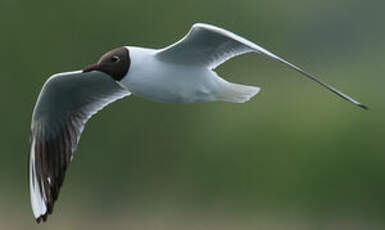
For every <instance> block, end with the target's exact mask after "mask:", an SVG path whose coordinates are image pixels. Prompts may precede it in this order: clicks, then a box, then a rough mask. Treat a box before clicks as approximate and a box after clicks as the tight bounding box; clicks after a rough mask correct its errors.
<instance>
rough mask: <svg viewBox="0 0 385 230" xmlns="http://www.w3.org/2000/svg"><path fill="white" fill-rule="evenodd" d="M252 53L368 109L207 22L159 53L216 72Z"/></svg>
mask: <svg viewBox="0 0 385 230" xmlns="http://www.w3.org/2000/svg"><path fill="white" fill-rule="evenodd" d="M250 52H255V53H259V54H263V55H265V56H267V57H269V58H273V59H275V60H277V61H279V62H281V63H283V64H284V65H286V66H288V67H290V68H292V69H294V70H296V71H298V72H299V73H301V74H303V75H304V76H306V77H308V78H310V79H311V80H313V81H315V82H317V83H318V84H320V85H322V86H323V87H325V88H327V89H329V90H330V91H332V92H333V93H335V94H337V95H338V96H340V97H342V98H343V99H345V100H347V101H350V102H351V103H353V104H355V105H357V106H360V107H361V108H364V109H367V107H366V106H365V105H363V104H361V103H360V102H358V101H356V100H354V99H353V98H351V97H349V96H348V95H346V94H344V93H342V92H340V91H339V90H337V89H336V88H334V87H333V86H331V85H329V84H327V83H325V82H323V81H321V80H320V79H319V78H317V77H315V76H314V75H312V74H309V73H307V72H305V71H304V70H303V69H301V68H299V67H297V66H295V65H293V64H291V63H289V62H288V61H286V60H285V59H283V58H281V57H278V56H277V55H275V54H273V53H271V52H270V51H268V50H266V49H264V48H262V47H261V46H259V45H257V44H255V43H253V42H251V41H249V40H247V39H245V38H243V37H241V36H238V35H236V34H234V33H232V32H230V31H227V30H224V29H222V28H219V27H216V26H213V25H208V24H203V23H197V24H194V25H193V26H192V27H191V29H190V31H189V32H188V33H187V35H186V36H184V37H183V38H182V39H181V40H179V41H178V42H176V43H174V44H172V45H170V46H168V47H166V48H164V49H161V50H159V51H158V52H157V53H156V57H158V58H159V59H161V60H162V61H166V62H167V61H169V62H173V63H179V64H188V65H203V66H207V67H208V68H210V69H214V68H215V67H217V66H218V65H220V64H222V63H223V62H225V61H227V60H229V59H230V58H232V57H235V56H238V55H241V54H245V53H250Z"/></svg>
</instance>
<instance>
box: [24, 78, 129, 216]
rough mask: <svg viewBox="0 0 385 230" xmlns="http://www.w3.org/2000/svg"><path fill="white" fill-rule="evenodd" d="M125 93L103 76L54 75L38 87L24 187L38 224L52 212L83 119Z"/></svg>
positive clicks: (117, 84)
mask: <svg viewBox="0 0 385 230" xmlns="http://www.w3.org/2000/svg"><path fill="white" fill-rule="evenodd" d="M128 95H130V92H129V91H128V90H126V89H125V88H123V87H122V86H121V85H120V84H119V83H117V82H115V81H114V80H113V79H112V78H111V77H110V76H108V75H107V74H105V73H103V72H99V71H92V72H87V73H82V72H81V71H75V72H68V73H61V74H56V75H53V76H52V77H50V78H49V79H48V80H47V81H46V83H45V84H44V86H43V88H42V90H41V92H40V95H39V98H38V100H37V103H36V105H35V109H34V112H33V116H32V124H31V131H32V136H31V151H30V163H29V183H30V195H31V205H32V210H33V214H34V216H35V218H36V220H37V221H38V222H40V221H41V220H43V221H45V220H46V218H47V215H48V214H50V213H52V210H53V205H54V202H55V201H56V199H57V197H58V194H59V190H60V187H61V185H62V183H63V180H64V175H65V171H66V169H67V167H68V165H69V163H70V161H71V159H72V157H73V154H74V151H75V149H76V146H77V144H78V142H79V138H80V135H81V133H82V131H83V128H84V125H85V123H86V122H87V120H88V119H89V118H90V117H91V116H92V115H94V114H95V113H96V112H98V111H99V110H101V109H102V108H103V107H105V106H106V105H108V104H110V103H112V102H114V101H115V100H117V99H120V98H123V97H125V96H128Z"/></svg>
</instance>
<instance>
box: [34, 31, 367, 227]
mask: <svg viewBox="0 0 385 230" xmlns="http://www.w3.org/2000/svg"><path fill="white" fill-rule="evenodd" d="M251 52H253V53H258V54H262V55H264V56H267V57H269V58H272V59H274V60H276V61H278V62H280V63H282V64H284V65H286V66H288V67H290V68H291V69H294V70H295V71H297V72H299V73H300V74H302V75H304V76H305V77H307V78H310V79H311V80H313V81H315V82H317V83H318V84H320V85H321V86H323V87H325V88H327V89H328V90H330V91H331V92H333V93H335V94H336V95H338V96H339V97H341V98H343V99H345V100H347V101H349V102H351V103H353V104H355V105H357V106H359V107H361V108H363V109H367V107H366V106H365V105H363V104H361V103H360V102H358V101H356V100H355V99H353V98H351V97H349V96H348V95H346V94H344V93H342V92H340V91H338V90H337V89H336V88H334V87H332V86H330V85H328V84H327V83H325V82H323V81H321V80H320V79H318V78H317V77H315V76H314V75H311V74H309V73H307V72H305V71H304V70H303V69H301V68H299V67H297V66H296V65H293V64H291V63H289V62H288V61H286V60H285V59H283V58H280V57H278V56H277V55H275V54H273V53H271V52H270V51H268V50H266V49H264V48H262V47H261V46H258V45H257V44H255V43H253V42H251V41H249V40H246V39H245V38H243V37H240V36H238V35H236V34H234V33H232V32H230V31H227V30H225V29H222V28H219V27H216V26H213V25H209V24H203V23H197V24H194V25H193V26H192V27H191V29H190V31H189V32H188V33H187V35H185V36H184V37H183V38H182V39H180V40H179V41H177V42H176V43H174V44H172V45H170V46H168V47H166V48H162V49H151V48H142V47H135V46H124V47H120V48H117V49H113V50H111V51H109V52H107V53H106V54H104V55H103V56H102V57H101V58H100V59H99V61H98V62H97V63H96V64H93V65H90V66H87V67H86V68H84V69H83V70H78V71H72V72H64V73H59V74H54V75H52V76H51V77H50V78H49V79H48V80H47V81H46V82H45V84H44V86H43V87H42V89H41V91H40V94H39V97H38V99H37V102H36V105H35V107H34V110H33V115H32V122H31V149H30V154H29V155H30V156H29V190H30V198H31V206H32V211H33V215H34V217H35V219H36V221H37V222H38V223H40V222H41V221H42V220H43V221H44V222H45V221H46V220H47V217H48V215H49V214H52V211H53V207H54V203H55V201H56V200H57V198H58V195H59V191H60V188H61V186H62V184H63V181H64V176H65V172H66V170H67V168H68V166H69V164H70V162H71V160H72V158H73V156H74V152H75V150H76V147H77V145H78V143H79V139H80V135H81V134H82V131H83V128H84V126H85V124H86V122H87V121H88V120H89V119H90V118H91V116H92V115H94V114H95V113H97V112H98V111H99V110H101V109H103V108H104V107H105V106H107V105H108V104H110V103H112V102H114V101H116V100H118V99H121V98H123V97H127V96H129V95H131V94H133V95H135V96H139V97H143V98H147V99H150V100H154V101H157V102H162V103H168V104H190V103H195V102H207V101H226V102H234V103H243V102H246V101H248V100H250V98H252V97H253V96H255V95H256V94H257V93H258V92H259V91H260V88H259V87H255V86H247V85H241V84H236V83H231V82H228V81H226V80H224V79H223V78H221V77H220V76H219V75H218V74H217V73H216V72H215V71H214V69H215V68H216V67H217V66H219V65H220V64H222V63H224V62H225V61H227V60H229V59H230V58H233V57H235V56H238V55H242V54H245V53H251Z"/></svg>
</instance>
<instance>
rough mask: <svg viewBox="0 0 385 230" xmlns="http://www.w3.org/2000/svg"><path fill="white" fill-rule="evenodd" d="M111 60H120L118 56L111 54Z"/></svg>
mask: <svg viewBox="0 0 385 230" xmlns="http://www.w3.org/2000/svg"><path fill="white" fill-rule="evenodd" d="M110 60H111V61H112V62H114V63H116V62H119V61H120V58H119V57H118V56H112V57H111V59H110Z"/></svg>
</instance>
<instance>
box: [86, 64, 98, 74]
mask: <svg viewBox="0 0 385 230" xmlns="http://www.w3.org/2000/svg"><path fill="white" fill-rule="evenodd" d="M99 67H100V65H99V64H97V63H96V64H92V65H89V66H87V67H86V68H84V69H83V73H86V72H91V71H94V70H99Z"/></svg>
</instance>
